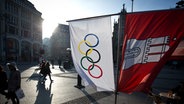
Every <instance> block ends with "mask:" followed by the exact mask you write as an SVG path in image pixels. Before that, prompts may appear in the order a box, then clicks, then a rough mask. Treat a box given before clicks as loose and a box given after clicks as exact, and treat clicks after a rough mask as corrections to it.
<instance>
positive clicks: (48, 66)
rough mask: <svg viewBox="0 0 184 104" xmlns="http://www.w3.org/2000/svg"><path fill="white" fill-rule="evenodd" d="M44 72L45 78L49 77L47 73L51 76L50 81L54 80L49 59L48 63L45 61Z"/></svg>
mask: <svg viewBox="0 0 184 104" xmlns="http://www.w3.org/2000/svg"><path fill="white" fill-rule="evenodd" d="M43 73H44V74H43V75H44V79H46V77H47V75H48V76H49V79H50V81H51V82H53V80H52V78H51V74H50V73H51V70H50V64H49V62H48V61H47V62H46V63H45V67H44V72H43Z"/></svg>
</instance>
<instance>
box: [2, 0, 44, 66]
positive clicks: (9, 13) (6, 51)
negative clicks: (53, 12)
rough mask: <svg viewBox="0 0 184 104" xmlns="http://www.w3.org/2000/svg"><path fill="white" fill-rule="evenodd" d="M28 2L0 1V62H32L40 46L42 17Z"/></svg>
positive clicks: (23, 0) (36, 56) (16, 0)
mask: <svg viewBox="0 0 184 104" xmlns="http://www.w3.org/2000/svg"><path fill="white" fill-rule="evenodd" d="M41 15H42V14H41V13H40V12H39V11H37V10H36V8H35V7H34V5H33V4H32V3H31V2H29V1H28V0H1V1H0V62H2V63H4V62H9V61H15V62H34V61H37V60H38V58H39V55H40V54H39V52H40V49H41V46H42V21H43V19H42V17H41Z"/></svg>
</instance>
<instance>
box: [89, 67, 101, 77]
mask: <svg viewBox="0 0 184 104" xmlns="http://www.w3.org/2000/svg"><path fill="white" fill-rule="evenodd" d="M95 66H96V67H98V68H99V69H100V75H99V76H94V75H92V74H91V72H90V70H91V67H93V65H90V66H89V67H88V73H89V75H91V76H92V77H93V78H100V77H102V75H103V71H102V69H101V68H100V66H98V65H95Z"/></svg>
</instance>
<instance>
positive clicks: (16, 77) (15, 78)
mask: <svg viewBox="0 0 184 104" xmlns="http://www.w3.org/2000/svg"><path fill="white" fill-rule="evenodd" d="M7 67H8V69H9V71H10V73H9V76H8V77H7V74H6V72H5V71H4V68H3V66H2V65H0V93H1V94H2V95H4V96H5V97H6V98H7V101H8V100H9V99H11V101H12V103H13V104H19V98H18V97H17V95H16V91H17V90H18V89H19V88H21V74H20V71H19V70H18V68H17V66H16V63H14V62H12V63H7ZM6 103H7V102H6Z"/></svg>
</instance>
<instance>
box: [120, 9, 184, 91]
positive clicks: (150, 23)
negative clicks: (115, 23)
mask: <svg viewBox="0 0 184 104" xmlns="http://www.w3.org/2000/svg"><path fill="white" fill-rule="evenodd" d="M183 18H184V10H183V9H178V10H163V11H151V12H139V13H131V14H127V15H126V25H125V38H124V44H123V55H122V56H123V58H122V59H123V63H122V68H121V70H120V78H119V84H118V90H119V91H121V92H126V93H131V92H135V91H141V92H148V91H149V89H150V86H151V84H152V82H153V81H154V79H155V78H156V76H157V74H158V73H159V72H160V70H161V68H162V66H163V65H164V64H165V63H166V61H167V59H168V58H169V57H170V56H171V54H172V53H173V51H174V50H175V48H176V47H177V45H178V44H179V42H180V40H181V38H182V36H184V31H183V30H184V21H183Z"/></svg>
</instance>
